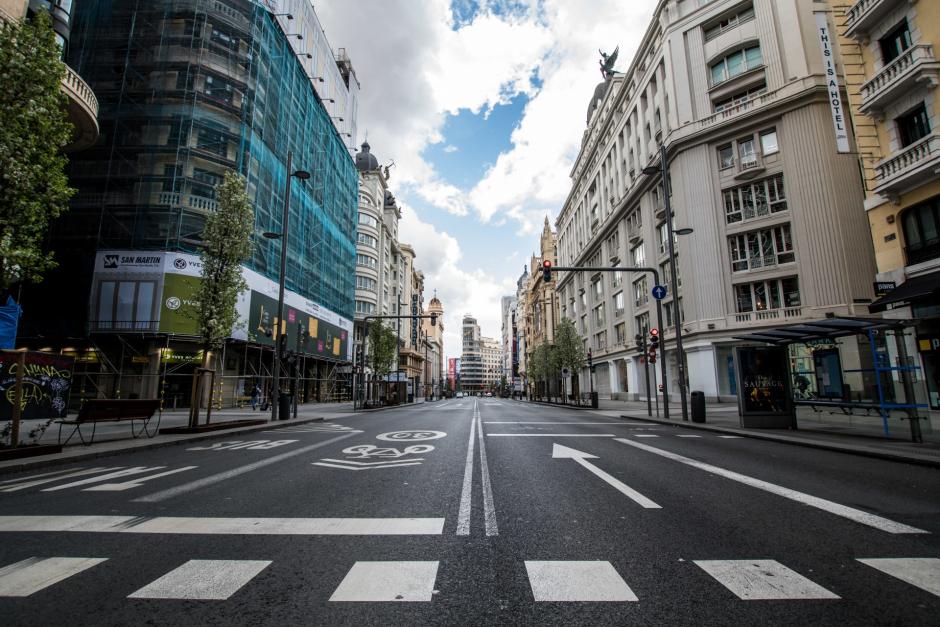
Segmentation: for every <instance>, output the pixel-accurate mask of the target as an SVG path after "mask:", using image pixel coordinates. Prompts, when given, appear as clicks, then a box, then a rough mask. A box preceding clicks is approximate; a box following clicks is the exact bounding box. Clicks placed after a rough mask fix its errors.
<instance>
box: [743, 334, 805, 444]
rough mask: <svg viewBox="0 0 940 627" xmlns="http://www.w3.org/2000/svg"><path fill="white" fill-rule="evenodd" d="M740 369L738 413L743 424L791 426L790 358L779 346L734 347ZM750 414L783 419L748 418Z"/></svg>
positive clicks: (770, 426) (777, 426) (773, 426)
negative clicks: (753, 419)
mask: <svg viewBox="0 0 940 627" xmlns="http://www.w3.org/2000/svg"><path fill="white" fill-rule="evenodd" d="M735 357H736V361H737V372H738V412H739V414H740V415H741V417H742V426H752V427H762V426H763V427H767V428H781V427H783V428H785V427H789V426H791V422H793V420H792V416H793V411H792V410H793V405H792V399H791V396H790V376H789V358H788V354H787V350H786V348H782V347H779V346H739V347H737V348H736V349H735ZM749 416H764V417H780V418H781V420H763V421H762V420H758V421H756V423H751V422H750V421H747V420H746V419H747V417H749Z"/></svg>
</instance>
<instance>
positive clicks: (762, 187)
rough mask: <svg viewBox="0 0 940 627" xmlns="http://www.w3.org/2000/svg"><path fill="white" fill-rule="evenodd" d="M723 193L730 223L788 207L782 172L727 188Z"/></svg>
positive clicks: (777, 211) (778, 211) (759, 216)
mask: <svg viewBox="0 0 940 627" xmlns="http://www.w3.org/2000/svg"><path fill="white" fill-rule="evenodd" d="M722 195H723V197H724V203H725V221H726V222H727V223H728V224H734V223H736V222H746V221H748V220H753V219H755V218H761V217H764V216H767V215H770V214H772V213H780V212H781V211H786V210H787V208H788V207H787V197H786V194H785V192H784V187H783V175H782V174H778V175H776V176H772V177H770V178H769V179H764V180H761V181H754V182H753V183H748V184H746V185H741V186H740V187H735V188H733V189H727V190H725V191H724V192H723V193H722Z"/></svg>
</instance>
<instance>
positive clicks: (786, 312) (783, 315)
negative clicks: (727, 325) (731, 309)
mask: <svg viewBox="0 0 940 627" xmlns="http://www.w3.org/2000/svg"><path fill="white" fill-rule="evenodd" d="M801 317H803V308H802V307H786V308H782V309H764V310H762V311H750V312H746V313H738V314H734V315H733V316H732V320H731V321H730V322H733V323H734V324H752V323H755V322H756V323H761V322H768V321H772V320H794V319H798V318H801Z"/></svg>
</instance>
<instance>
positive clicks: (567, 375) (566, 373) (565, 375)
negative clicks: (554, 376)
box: [561, 366, 571, 379]
mask: <svg viewBox="0 0 940 627" xmlns="http://www.w3.org/2000/svg"><path fill="white" fill-rule="evenodd" d="M561 376H562V378H565V379H569V378H571V368H569V367H567V366H565V367H564V368H562V369H561Z"/></svg>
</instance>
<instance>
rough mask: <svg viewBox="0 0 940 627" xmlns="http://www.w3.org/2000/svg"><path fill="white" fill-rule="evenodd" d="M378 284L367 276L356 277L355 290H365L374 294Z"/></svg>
mask: <svg viewBox="0 0 940 627" xmlns="http://www.w3.org/2000/svg"><path fill="white" fill-rule="evenodd" d="M377 285H378V282H377V281H376V280H375V279H373V278H372V277H367V276H357V277H356V289H357V290H366V291H369V292H375V291H376V287H377Z"/></svg>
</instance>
